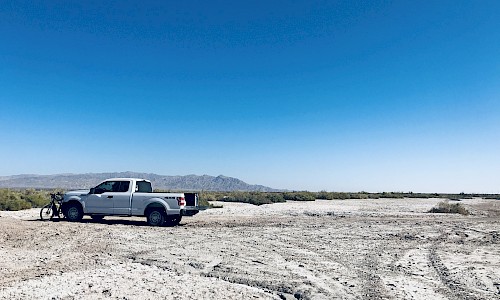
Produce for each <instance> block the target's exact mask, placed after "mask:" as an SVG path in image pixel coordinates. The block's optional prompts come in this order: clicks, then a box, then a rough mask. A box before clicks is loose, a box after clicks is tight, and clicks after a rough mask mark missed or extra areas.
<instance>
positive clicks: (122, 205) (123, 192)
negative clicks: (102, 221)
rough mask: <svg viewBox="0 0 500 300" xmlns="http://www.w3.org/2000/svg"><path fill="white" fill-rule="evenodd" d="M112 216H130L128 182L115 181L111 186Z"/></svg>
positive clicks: (130, 192)
mask: <svg viewBox="0 0 500 300" xmlns="http://www.w3.org/2000/svg"><path fill="white" fill-rule="evenodd" d="M109 195H110V196H113V214H115V215H130V197H131V196H132V191H131V182H130V181H117V182H116V183H115V186H113V192H112V193H110V194H109Z"/></svg>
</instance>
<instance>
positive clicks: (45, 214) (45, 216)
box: [40, 203, 52, 220]
mask: <svg viewBox="0 0 500 300" xmlns="http://www.w3.org/2000/svg"><path fill="white" fill-rule="evenodd" d="M51 218H52V203H49V204H47V205H45V206H44V207H42V209H41V210H40V219H41V220H50V219H51Z"/></svg>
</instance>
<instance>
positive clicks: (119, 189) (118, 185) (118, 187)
mask: <svg viewBox="0 0 500 300" xmlns="http://www.w3.org/2000/svg"><path fill="white" fill-rule="evenodd" d="M129 186H130V181H116V182H115V183H114V184H113V192H116V193H124V192H128V187H129Z"/></svg>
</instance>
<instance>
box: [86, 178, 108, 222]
mask: <svg viewBox="0 0 500 300" xmlns="http://www.w3.org/2000/svg"><path fill="white" fill-rule="evenodd" d="M113 184H114V181H105V182H103V183H101V184H99V185H98V186H96V187H95V188H94V193H93V194H90V195H88V196H87V199H86V200H85V213H88V214H113V197H112V196H111V195H110V194H109V193H112V191H113Z"/></svg>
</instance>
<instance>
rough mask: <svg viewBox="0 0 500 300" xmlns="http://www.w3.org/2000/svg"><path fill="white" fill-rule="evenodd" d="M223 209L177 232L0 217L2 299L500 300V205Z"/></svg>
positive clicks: (121, 222)
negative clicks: (440, 209) (455, 211)
mask: <svg viewBox="0 0 500 300" xmlns="http://www.w3.org/2000/svg"><path fill="white" fill-rule="evenodd" d="M439 201H440V200H439V199H375V200H344V201H315V202H307V203H299V202H287V203H279V204H272V205H263V206H258V207H257V206H252V205H247V204H239V203H223V205H224V208H222V209H212V210H208V211H205V212H202V213H200V214H199V215H197V216H195V217H192V218H184V219H183V220H182V222H181V225H180V226H177V227H164V228H153V227H148V226H145V221H144V219H143V218H106V219H105V220H103V221H100V222H96V221H92V220H90V219H87V218H85V219H84V221H83V222H81V223H69V222H64V221H62V222H50V221H48V222H42V221H38V220H37V218H38V210H28V211H22V212H0V216H1V217H0V257H1V258H2V260H1V261H0V298H1V299H29V298H49V299H52V298H54V299H96V298H97V299H139V298H140V299H158V298H172V299H197V298H203V299H209V298H210V299H251V298H258V299H425V298H428V299H500V271H499V270H500V250H499V249H500V248H499V247H498V246H499V243H500V240H499V232H500V218H499V217H498V215H496V208H497V203H500V202H498V201H497V200H482V199H470V200H466V201H462V202H461V203H462V205H464V206H466V207H467V208H468V209H470V210H471V211H472V212H474V215H471V216H461V215H451V214H428V213H426V211H428V210H429V209H430V208H432V207H433V206H435V205H436V204H437V203H438V202H439Z"/></svg>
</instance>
